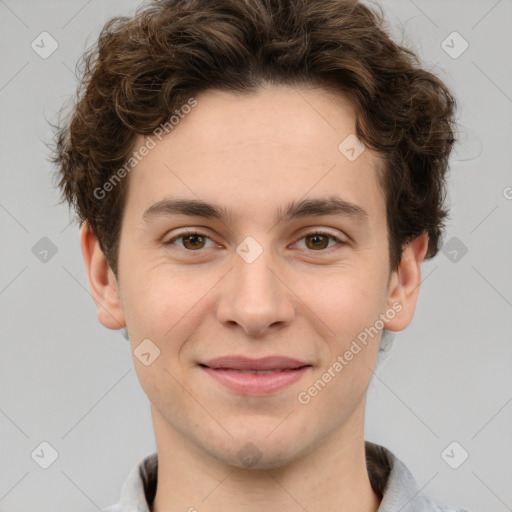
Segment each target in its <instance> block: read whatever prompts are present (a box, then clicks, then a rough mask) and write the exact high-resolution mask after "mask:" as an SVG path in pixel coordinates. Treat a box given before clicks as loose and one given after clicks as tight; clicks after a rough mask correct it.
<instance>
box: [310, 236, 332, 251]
mask: <svg viewBox="0 0 512 512" xmlns="http://www.w3.org/2000/svg"><path fill="white" fill-rule="evenodd" d="M304 238H305V239H306V247H307V248H308V249H325V248H326V247H327V246H328V245H329V238H330V237H329V236H327V235H307V236H306V237H304Z"/></svg>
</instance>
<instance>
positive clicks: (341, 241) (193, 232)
mask: <svg viewBox="0 0 512 512" xmlns="http://www.w3.org/2000/svg"><path fill="white" fill-rule="evenodd" d="M202 229H204V228H200V229H199V228H183V229H182V230H181V231H178V232H177V233H176V234H174V235H173V236H172V237H171V238H169V239H168V240H166V241H165V242H164V245H172V244H173V243H174V242H175V241H176V240H177V239H179V238H182V237H185V236H188V235H198V236H201V237H203V238H207V239H208V240H210V241H211V242H213V243H214V244H216V245H217V246H219V245H220V244H218V243H217V242H216V241H215V240H213V238H212V237H211V236H209V235H207V234H206V233H205V232H204V231H202ZM315 235H322V236H327V237H329V238H331V239H332V240H334V241H335V242H337V244H338V245H347V244H348V243H349V242H348V240H344V239H343V238H342V237H340V236H339V234H334V233H332V232H331V231H329V230H328V229H325V228H316V229H315V228H313V229H311V228H310V231H306V232H303V233H302V234H301V235H300V236H299V237H298V238H296V239H295V241H294V242H292V243H291V246H294V245H296V244H297V243H298V242H300V241H301V240H302V239H304V238H306V237H307V236H315ZM335 249H336V248H335V247H330V248H327V249H319V250H318V251H315V250H312V249H311V250H310V251H309V252H319V253H322V252H323V253H326V252H330V251H331V250H335ZM184 250H187V251H188V252H199V251H201V250H204V249H197V250H196V251H192V250H188V249H184Z"/></svg>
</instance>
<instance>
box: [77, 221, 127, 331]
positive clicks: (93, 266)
mask: <svg viewBox="0 0 512 512" xmlns="http://www.w3.org/2000/svg"><path fill="white" fill-rule="evenodd" d="M80 242H81V246H82V255H83V258H84V264H85V270H86V273H87V279H88V281H89V289H90V290H91V295H92V297H93V299H94V302H95V303H96V307H97V309H98V320H99V322H100V323H101V324H102V325H104V326H105V327H107V328H108V329H122V328H123V327H125V326H126V322H125V319H124V313H123V309H122V305H121V300H120V297H119V288H118V285H117V280H116V277H115V275H114V273H113V272H112V269H111V268H110V266H109V264H108V262H107V260H106V258H105V256H104V254H103V251H102V250H101V247H100V244H99V241H98V239H97V237H96V235H95V234H94V233H93V232H92V230H91V229H90V226H89V225H88V223H87V222H84V223H83V224H82V227H81V229H80Z"/></svg>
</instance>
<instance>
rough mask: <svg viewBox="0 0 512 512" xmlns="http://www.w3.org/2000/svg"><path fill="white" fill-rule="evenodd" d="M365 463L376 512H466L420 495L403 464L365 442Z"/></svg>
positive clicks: (391, 455) (379, 448)
mask: <svg viewBox="0 0 512 512" xmlns="http://www.w3.org/2000/svg"><path fill="white" fill-rule="evenodd" d="M366 462H367V467H368V475H369V478H370V482H371V484H372V487H373V489H374V491H375V493H376V494H377V495H378V496H379V497H380V498H381V505H380V507H379V509H378V511H377V512H398V511H400V512H468V511H467V510H465V509H462V508H458V507H454V506H448V505H441V504H439V503H436V502H435V501H434V500H433V499H432V498H430V497H428V496H425V495H424V494H422V493H421V489H420V488H419V487H418V484H417V483H416V480H415V479H414V477H413V475H412V473H411V472H410V471H409V470H408V469H407V467H406V466H405V464H404V463H403V462H402V461H401V460H400V459H398V458H397V457H396V456H395V455H394V454H393V453H392V452H391V451H390V450H388V449H387V448H384V447H383V446H379V445H376V444H374V443H370V442H368V441H367V442H366Z"/></svg>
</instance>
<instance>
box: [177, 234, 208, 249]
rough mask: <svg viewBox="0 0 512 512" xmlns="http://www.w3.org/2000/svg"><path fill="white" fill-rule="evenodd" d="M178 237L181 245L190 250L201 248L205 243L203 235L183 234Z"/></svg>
mask: <svg viewBox="0 0 512 512" xmlns="http://www.w3.org/2000/svg"><path fill="white" fill-rule="evenodd" d="M180 238H182V240H183V247H185V248H186V249H190V250H192V251H193V250H196V249H202V248H203V247H204V244H205V237H204V236H202V235H185V236H182V237H180Z"/></svg>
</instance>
